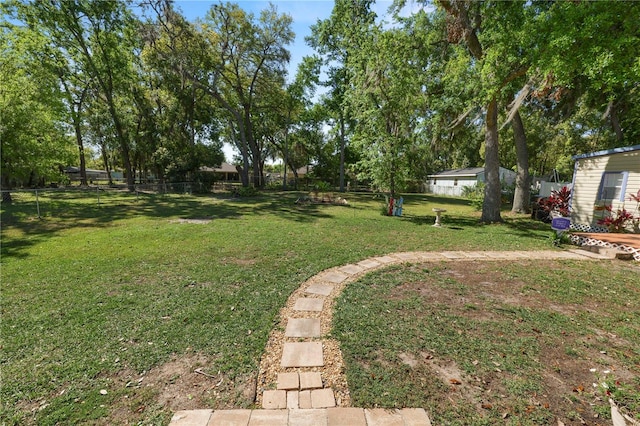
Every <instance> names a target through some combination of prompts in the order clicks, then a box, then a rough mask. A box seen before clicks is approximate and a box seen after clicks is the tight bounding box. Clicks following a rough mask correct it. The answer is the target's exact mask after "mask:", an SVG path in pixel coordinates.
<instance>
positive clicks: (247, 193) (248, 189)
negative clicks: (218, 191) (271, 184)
mask: <svg viewBox="0 0 640 426" xmlns="http://www.w3.org/2000/svg"><path fill="white" fill-rule="evenodd" d="M254 195H258V190H257V189H255V188H254V187H253V186H241V187H238V188H234V189H233V196H234V197H253V196H254Z"/></svg>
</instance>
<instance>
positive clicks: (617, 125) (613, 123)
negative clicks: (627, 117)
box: [609, 104, 624, 143]
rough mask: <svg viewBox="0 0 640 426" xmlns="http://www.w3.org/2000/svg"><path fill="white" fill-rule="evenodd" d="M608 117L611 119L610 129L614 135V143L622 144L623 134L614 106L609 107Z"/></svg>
mask: <svg viewBox="0 0 640 426" xmlns="http://www.w3.org/2000/svg"><path fill="white" fill-rule="evenodd" d="M609 117H610V118H611V127H612V128H613V131H614V133H615V134H616V142H618V143H622V140H623V139H624V133H623V132H622V127H621V126H620V120H619V119H618V113H617V111H616V104H613V105H611V111H610V112H609Z"/></svg>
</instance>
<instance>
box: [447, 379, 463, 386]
mask: <svg viewBox="0 0 640 426" xmlns="http://www.w3.org/2000/svg"><path fill="white" fill-rule="evenodd" d="M449 383H451V384H452V385H461V384H462V382H461V381H460V380H458V379H449Z"/></svg>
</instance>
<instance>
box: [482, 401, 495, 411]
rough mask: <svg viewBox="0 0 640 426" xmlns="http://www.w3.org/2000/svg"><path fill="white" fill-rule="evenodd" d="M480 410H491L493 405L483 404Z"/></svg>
mask: <svg viewBox="0 0 640 426" xmlns="http://www.w3.org/2000/svg"><path fill="white" fill-rule="evenodd" d="M481 407H482V408H484V409H485V410H491V409H492V408H493V405H491V404H489V403H487V402H485V403H483V404H482V405H481Z"/></svg>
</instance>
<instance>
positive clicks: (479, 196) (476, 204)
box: [462, 182, 484, 211]
mask: <svg viewBox="0 0 640 426" xmlns="http://www.w3.org/2000/svg"><path fill="white" fill-rule="evenodd" d="M462 196H463V197H464V198H467V199H469V200H470V201H471V205H472V206H473V208H474V209H476V210H477V211H480V210H482V203H483V202H484V182H478V183H477V184H476V185H475V186H465V187H463V188H462Z"/></svg>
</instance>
